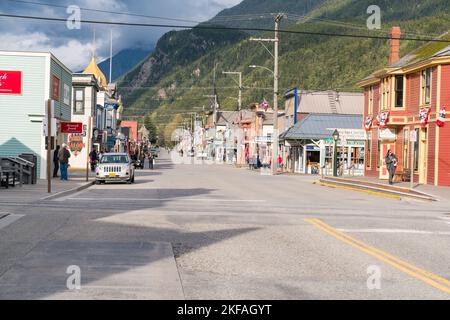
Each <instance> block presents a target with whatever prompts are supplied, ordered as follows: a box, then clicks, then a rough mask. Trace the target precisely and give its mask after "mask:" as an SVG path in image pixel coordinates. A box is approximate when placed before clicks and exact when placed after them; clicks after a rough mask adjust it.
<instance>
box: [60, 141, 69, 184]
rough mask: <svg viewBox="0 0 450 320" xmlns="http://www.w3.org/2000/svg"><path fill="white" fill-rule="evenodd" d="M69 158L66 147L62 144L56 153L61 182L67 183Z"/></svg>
mask: <svg viewBox="0 0 450 320" xmlns="http://www.w3.org/2000/svg"><path fill="white" fill-rule="evenodd" d="M69 158H70V152H69V150H67V145H66V144H65V143H64V144H63V145H62V148H61V150H59V153H58V159H59V164H60V167H61V168H60V170H61V181H68V180H69V178H68V173H67V171H68V169H69Z"/></svg>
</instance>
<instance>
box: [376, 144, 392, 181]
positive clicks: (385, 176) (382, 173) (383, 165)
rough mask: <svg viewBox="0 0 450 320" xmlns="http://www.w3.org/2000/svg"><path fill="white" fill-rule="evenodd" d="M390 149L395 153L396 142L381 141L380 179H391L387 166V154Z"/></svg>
mask: <svg viewBox="0 0 450 320" xmlns="http://www.w3.org/2000/svg"><path fill="white" fill-rule="evenodd" d="M388 150H391V151H392V152H393V153H395V142H381V153H380V154H379V157H381V161H380V163H381V167H380V179H384V180H387V179H389V172H388V170H387V166H386V155H387V152H388Z"/></svg>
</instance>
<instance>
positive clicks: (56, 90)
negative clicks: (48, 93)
mask: <svg viewBox="0 0 450 320" xmlns="http://www.w3.org/2000/svg"><path fill="white" fill-rule="evenodd" d="M60 87H61V80H59V78H58V77H57V76H55V75H54V76H52V99H53V100H55V101H59V98H60V94H61V92H60V91H61V89H60Z"/></svg>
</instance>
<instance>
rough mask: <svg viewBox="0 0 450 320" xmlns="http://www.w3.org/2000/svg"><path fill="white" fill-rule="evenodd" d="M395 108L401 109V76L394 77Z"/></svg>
mask: <svg viewBox="0 0 450 320" xmlns="http://www.w3.org/2000/svg"><path fill="white" fill-rule="evenodd" d="M395 107H396V108H403V76H396V77H395Z"/></svg>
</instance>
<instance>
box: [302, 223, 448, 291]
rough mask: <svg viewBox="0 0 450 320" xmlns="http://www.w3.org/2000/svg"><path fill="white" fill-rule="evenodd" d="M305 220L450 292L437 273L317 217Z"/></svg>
mask: <svg viewBox="0 0 450 320" xmlns="http://www.w3.org/2000/svg"><path fill="white" fill-rule="evenodd" d="M305 221H306V222H308V223H310V224H312V225H314V226H315V227H317V228H318V229H320V230H322V231H324V232H326V233H328V234H329V235H331V236H333V237H334V238H336V239H338V240H340V241H342V242H345V243H347V244H349V245H350V246H352V247H354V248H357V249H359V250H360V251H363V252H365V253H367V254H369V255H371V256H373V257H375V258H377V259H378V260H381V261H383V262H385V263H387V264H389V265H391V266H393V267H394V268H396V269H398V270H400V271H402V272H404V273H406V274H408V275H410V276H412V277H414V278H416V279H419V280H421V281H423V282H425V283H426V284H428V285H430V286H433V287H435V288H437V289H439V290H441V291H443V292H445V293H448V294H450V281H449V280H447V279H444V278H442V277H440V276H438V275H435V274H433V273H431V272H428V271H426V270H423V269H420V268H418V267H416V266H414V265H412V264H410V263H408V262H406V261H404V260H402V259H399V258H397V257H395V256H393V255H391V254H389V253H386V252H384V251H382V250H379V249H377V248H374V247H371V246H369V245H367V244H365V243H363V242H361V241H359V240H356V239H355V238H352V237H350V236H349V235H346V234H344V233H342V232H340V231H338V230H336V229H334V228H333V227H331V226H329V225H327V224H326V223H324V222H323V221H321V220H319V219H305Z"/></svg>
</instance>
